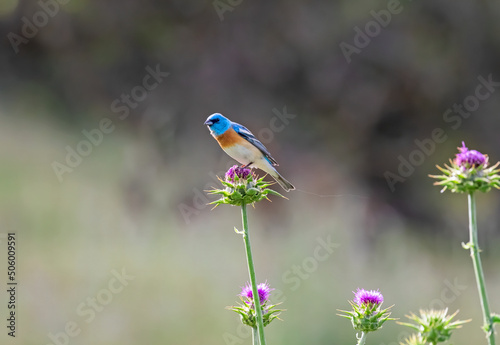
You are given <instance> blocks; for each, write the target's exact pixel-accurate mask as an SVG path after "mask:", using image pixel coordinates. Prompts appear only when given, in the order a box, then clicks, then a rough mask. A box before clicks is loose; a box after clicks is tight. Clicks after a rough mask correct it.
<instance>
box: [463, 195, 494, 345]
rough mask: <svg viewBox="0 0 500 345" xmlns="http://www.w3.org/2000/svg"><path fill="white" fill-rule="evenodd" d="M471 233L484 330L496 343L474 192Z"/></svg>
mask: <svg viewBox="0 0 500 345" xmlns="http://www.w3.org/2000/svg"><path fill="white" fill-rule="evenodd" d="M468 200H469V233H470V242H469V246H470V255H471V257H472V264H473V265H474V273H475V274H476V282H477V289H478V291H479V298H480V300H481V308H482V310H483V320H484V328H483V329H484V331H485V332H486V337H487V338H488V344H489V345H495V331H494V329H493V322H492V319H491V315H490V307H489V304H488V295H487V294H486V284H485V282H484V273H483V267H482V265H481V257H480V256H479V252H480V250H479V243H478V240H477V220H476V199H475V197H474V194H473V193H470V194H469V197H468Z"/></svg>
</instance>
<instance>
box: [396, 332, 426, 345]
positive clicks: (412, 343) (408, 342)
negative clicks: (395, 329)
mask: <svg viewBox="0 0 500 345" xmlns="http://www.w3.org/2000/svg"><path fill="white" fill-rule="evenodd" d="M399 344H400V345H427V343H426V342H425V341H424V340H423V339H422V337H421V336H420V335H418V334H412V335H411V336H409V337H408V338H406V339H405V342H404V343H399Z"/></svg>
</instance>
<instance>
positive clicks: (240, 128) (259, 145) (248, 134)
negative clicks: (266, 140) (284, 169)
mask: <svg viewBox="0 0 500 345" xmlns="http://www.w3.org/2000/svg"><path fill="white" fill-rule="evenodd" d="M232 125H233V129H234V130H235V131H236V133H238V134H239V135H241V136H242V137H243V138H244V139H246V140H247V141H248V142H249V143H250V144H252V145H254V146H255V147H256V148H258V149H259V150H260V151H261V152H262V153H263V154H264V156H265V157H266V158H267V159H268V160H269V162H270V163H271V164H272V165H274V166H277V165H278V162H276V160H275V159H274V158H273V157H271V154H270V153H269V151H268V150H267V149H266V147H265V146H264V144H262V143H261V142H260V141H259V139H257V138H256V137H255V136H254V135H253V134H252V132H250V131H249V130H248V128H246V127H245V126H242V125H240V124H238V123H234V122H233V124H232Z"/></svg>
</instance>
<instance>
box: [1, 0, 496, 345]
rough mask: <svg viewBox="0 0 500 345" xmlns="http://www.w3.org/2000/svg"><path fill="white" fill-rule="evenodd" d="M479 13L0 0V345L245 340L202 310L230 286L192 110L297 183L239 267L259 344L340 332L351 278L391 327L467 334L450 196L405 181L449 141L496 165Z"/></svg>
mask: <svg viewBox="0 0 500 345" xmlns="http://www.w3.org/2000/svg"><path fill="white" fill-rule="evenodd" d="M499 15H500V3H498V2H495V1H488V0H487V1H477V2H471V1H465V0H454V1H451V0H443V1H432V0H423V1H415V2H412V1H401V2H397V1H395V0H391V1H368V0H358V1H345V0H338V1H326V0H314V1H296V0H287V1H284V0H283V1H274V2H269V1H263V0H256V1H237V0H232V1H230V0H216V1H201V0H189V1H183V0H171V1H153V0H149V1H148V0H146V1H132V0H119V1H118V0H110V1H97V0H41V1H23V0H4V1H2V2H1V3H0V30H1V33H2V37H3V39H2V41H1V43H0V44H1V47H0V75H1V76H2V77H1V78H0V90H1V92H0V121H1V124H0V155H1V162H2V164H1V169H0V176H1V178H0V190H1V193H0V222H1V223H0V225H1V230H0V231H1V234H0V236H1V237H0V241H1V243H0V252H2V253H5V252H6V234H7V233H9V232H14V233H16V236H17V274H18V282H19V285H18V294H17V317H18V319H17V336H16V339H15V340H14V339H13V338H11V337H8V336H7V334H6V333H7V332H6V329H5V328H3V331H2V334H1V335H0V338H1V339H2V343H5V342H6V343H16V344H95V345H99V344H106V345H110V344H121V345H126V344H137V343H149V344H160V343H161V344H194V345H196V344H200V345H201V344H204V345H206V344H250V343H251V338H250V335H249V333H247V331H246V330H245V329H244V328H242V327H241V326H239V320H238V317H237V315H236V314H234V313H232V312H230V311H228V310H225V309H224V307H226V306H230V305H233V304H235V303H236V302H237V301H238V297H237V294H238V293H239V292H240V287H241V286H243V285H244V284H245V283H246V281H247V280H248V273H247V270H246V262H245V255H244V246H243V242H242V239H241V236H239V235H237V234H235V233H234V231H233V227H235V226H236V227H241V217H240V210H239V209H238V208H235V207H229V206H221V207H218V208H216V209H215V210H212V211H211V207H210V206H206V203H207V202H210V201H212V200H213V198H212V197H209V196H207V194H206V193H205V190H206V189H209V188H211V187H216V186H218V184H217V180H216V176H222V175H223V174H224V172H225V171H226V169H227V168H228V167H230V166H231V165H232V164H234V163H235V162H234V161H232V160H231V159H230V158H229V157H228V156H226V155H225V154H224V153H223V152H222V150H221V149H220V148H219V147H218V145H217V143H216V142H215V141H214V140H213V138H212V137H211V136H210V134H209V132H208V130H207V128H206V127H205V126H203V122H204V121H205V119H206V118H207V117H208V116H209V115H210V114H212V113H214V112H220V113H222V114H224V115H226V116H227V117H229V118H230V119H231V120H233V121H235V122H239V123H241V124H243V125H245V126H246V127H248V128H249V129H250V130H251V131H252V132H253V133H254V134H255V135H256V136H257V137H258V138H259V139H261V140H262V142H263V143H264V144H265V145H266V146H267V148H268V149H269V150H270V152H271V153H272V154H273V156H274V157H275V158H276V160H277V161H278V162H280V167H279V168H280V172H281V173H282V174H283V175H284V176H285V177H286V178H287V179H289V180H290V181H291V182H292V183H293V184H294V185H295V186H296V187H297V188H298V190H297V191H293V192H290V193H287V194H286V196H287V197H288V198H289V200H285V199H278V198H272V203H268V202H265V201H264V202H261V203H259V204H257V205H256V206H255V208H251V209H250V211H249V222H250V231H251V239H252V244H253V249H254V257H255V260H256V270H257V277H258V280H259V281H265V280H267V281H268V283H269V284H270V285H272V287H274V288H275V289H276V290H275V291H274V296H273V297H272V300H273V298H274V301H276V302H283V304H282V307H283V308H284V309H286V312H284V313H283V314H282V315H281V318H282V320H283V321H275V322H273V323H272V324H271V325H270V326H269V327H267V328H266V331H267V333H266V337H267V340H268V343H269V344H288V345H290V344H305V343H307V344H351V343H354V335H355V333H354V330H352V328H351V325H350V323H349V321H348V320H346V319H342V318H340V317H338V316H336V313H337V309H347V308H349V305H348V303H347V300H348V299H352V298H353V294H352V291H354V290H356V288H358V287H360V288H365V289H380V291H381V292H382V293H383V294H384V297H385V304H384V305H385V306H389V305H392V304H394V305H395V306H394V308H393V316H394V317H397V318H400V319H402V320H403V321H404V320H405V317H404V315H406V314H408V313H409V312H410V311H413V312H418V310H419V309H420V308H426V309H428V308H449V309H450V311H452V312H454V311H455V310H457V309H460V313H459V314H458V318H459V319H468V318H472V322H470V323H469V324H467V325H465V327H464V328H463V329H461V330H457V331H456V332H455V334H454V335H453V337H452V341H453V343H454V344H457V345H460V344H464V345H465V344H480V343H485V340H484V334H483V332H482V330H481V328H480V326H481V325H482V320H481V310H480V306H479V298H478V294H477V290H476V287H475V280H474V274H473V269H472V264H471V260H470V257H469V253H468V252H467V251H465V250H464V249H462V248H461V242H467V241H468V229H467V201H466V197H465V196H464V195H455V194H451V193H444V194H440V193H439V188H438V187H435V186H432V183H433V181H432V180H431V179H430V178H428V176H427V175H428V174H435V173H437V169H436V168H435V165H436V164H440V165H441V164H443V163H445V162H447V161H448V159H449V158H453V157H454V154H455V153H456V152H457V150H456V148H457V146H460V145H461V142H462V141H463V140H464V141H465V142H466V144H467V146H469V148H472V149H477V150H479V151H481V152H484V153H487V154H489V156H490V160H491V161H492V162H496V161H498V160H500V145H499V136H498V130H499V128H500V118H499V116H498V113H499V111H500V87H499V86H500V84H499V82H500V64H499V63H498V61H500V21H499V20H498V17H499ZM276 188H277V189H278V190H279V186H276ZM498 195H499V194H498V192H497V191H492V192H491V193H489V194H481V195H478V213H479V214H478V217H479V232H480V235H479V236H480V242H481V247H482V250H483V252H482V258H483V264H484V268H485V274H486V280H487V283H488V289H489V295H490V303H491V309H492V310H493V311H497V312H500V298H499V294H498V291H499V288H500V274H499V271H498V262H499V260H500V232H499V231H498V225H499V214H500V213H499V212H498V211H499V209H500V205H499V198H498ZM325 243H326V244H325ZM318 253H320V255H319V256H318ZM2 257H3V258H4V259H2V261H3V262H1V264H0V276H1V277H2V278H1V279H0V282H2V284H4V282H5V281H6V277H7V274H6V272H7V263H6V255H2ZM5 290H6V285H4V286H2V288H1V291H2V292H1V293H0V300H1V301H2V302H1V305H2V307H1V308H0V310H2V313H3V315H1V317H2V319H4V320H5V319H6V318H7V317H8V316H7V309H6V305H7V297H8V296H7V293H6V291H5ZM4 322H5V321H4ZM408 330H409V329H408ZM408 330H407V329H406V328H404V327H403V326H399V325H396V324H395V323H394V322H392V323H388V324H386V325H385V326H384V328H383V329H382V330H380V331H378V332H376V333H374V334H371V335H370V336H369V339H368V341H369V343H370V344H381V345H382V344H386V345H388V344H397V343H398V342H399V341H401V340H402V338H404V337H405V336H407V335H408V334H409V332H408Z"/></svg>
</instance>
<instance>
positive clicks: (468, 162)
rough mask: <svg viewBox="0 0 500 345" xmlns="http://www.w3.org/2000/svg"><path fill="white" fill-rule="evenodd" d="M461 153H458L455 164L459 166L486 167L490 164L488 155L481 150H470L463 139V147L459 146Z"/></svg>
mask: <svg viewBox="0 0 500 345" xmlns="http://www.w3.org/2000/svg"><path fill="white" fill-rule="evenodd" d="M458 151H460V153H457V155H456V157H455V164H456V165H458V166H459V167H463V168H470V167H474V168H476V167H478V166H480V165H482V166H483V167H486V166H487V165H488V156H486V155H483V154H482V153H481V152H479V151H476V150H469V149H468V148H467V147H466V146H465V142H463V141H462V147H459V148H458Z"/></svg>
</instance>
